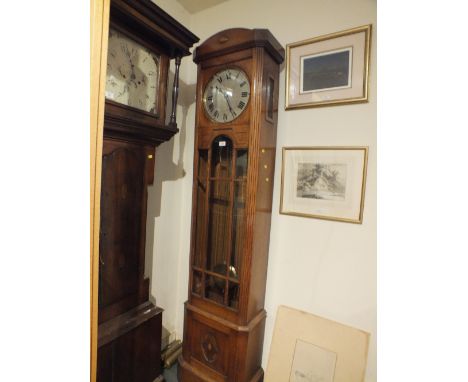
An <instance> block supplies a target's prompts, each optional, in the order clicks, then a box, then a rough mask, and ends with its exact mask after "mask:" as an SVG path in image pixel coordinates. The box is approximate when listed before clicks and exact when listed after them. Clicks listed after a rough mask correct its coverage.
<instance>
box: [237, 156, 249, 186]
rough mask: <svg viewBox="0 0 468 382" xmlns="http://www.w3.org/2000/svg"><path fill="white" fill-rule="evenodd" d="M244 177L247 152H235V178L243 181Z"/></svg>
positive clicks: (245, 174) (245, 175)
mask: <svg viewBox="0 0 468 382" xmlns="http://www.w3.org/2000/svg"><path fill="white" fill-rule="evenodd" d="M246 177H247V150H237V158H236V178H237V179H239V178H240V179H245V178H246Z"/></svg>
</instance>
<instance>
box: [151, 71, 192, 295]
mask: <svg viewBox="0 0 468 382" xmlns="http://www.w3.org/2000/svg"><path fill="white" fill-rule="evenodd" d="M173 82H174V72H173V71H170V72H169V75H168V81H167V83H168V87H167V90H168V91H167V93H168V94H167V107H166V122H167V121H169V117H170V114H171V105H172V85H173ZM195 94H196V84H191V85H188V84H186V83H185V82H183V81H182V80H180V78H179V97H178V100H177V105H178V107H179V108H178V113H177V118H176V120H177V127H178V128H179V132H178V133H177V134H175V135H174V136H173V137H172V138H171V139H170V140H169V141H168V142H164V143H162V144H161V145H160V146H158V147H157V148H156V153H157V155H155V160H156V162H155V166H154V182H153V185H152V186H150V187H148V207H147V223H146V245H145V254H146V256H145V260H146V263H145V274H146V275H147V276H148V275H151V272H152V269H153V253H154V239H155V238H154V224H155V218H156V217H159V216H160V214H161V200H162V197H163V195H162V185H163V182H165V181H176V180H178V179H182V178H183V177H184V176H185V175H186V171H185V168H184V159H183V158H184V151H185V144H186V137H187V114H188V110H189V108H190V106H191V105H192V104H194V103H195ZM181 109H182V110H181ZM176 140H178V141H179V155H178V158H177V161H176V163H174V161H173V157H174V145H175V142H176ZM152 282H153V281H152V280H150V291H151V286H152ZM150 300H151V301H152V302H153V303H155V299H154V296H150Z"/></svg>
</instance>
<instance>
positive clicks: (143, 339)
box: [97, 301, 163, 382]
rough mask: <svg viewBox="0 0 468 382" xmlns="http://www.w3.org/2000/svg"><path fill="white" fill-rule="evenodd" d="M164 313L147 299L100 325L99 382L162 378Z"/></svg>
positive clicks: (125, 381)
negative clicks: (162, 324)
mask: <svg viewBox="0 0 468 382" xmlns="http://www.w3.org/2000/svg"><path fill="white" fill-rule="evenodd" d="M162 312H163V310H162V309H161V308H159V307H157V306H155V305H153V304H152V303H151V302H149V301H147V302H145V303H143V304H140V305H138V306H137V307H135V308H134V309H131V310H129V311H128V312H125V313H123V314H121V315H119V316H117V317H115V318H113V319H111V320H109V321H106V322H104V323H102V324H100V325H99V329H98V332H99V336H98V359H99V363H98V370H97V382H128V381H132V382H153V381H154V380H155V378H159V379H157V380H158V381H162V380H163V379H162V364H161V328H162V326H161V323H162Z"/></svg>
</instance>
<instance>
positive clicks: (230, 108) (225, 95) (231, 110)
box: [216, 86, 234, 115]
mask: <svg viewBox="0 0 468 382" xmlns="http://www.w3.org/2000/svg"><path fill="white" fill-rule="evenodd" d="M216 89H218V90H219V91H220V92H221V94H222V95H223V96H224V99H225V100H226V103H227V104H228V107H229V111H230V112H231V114H233V115H234V110H233V109H232V106H231V102H230V101H229V97H228V95H227V94H226V92H225V91H224V90H223V89H221V88H218V87H217V86H216Z"/></svg>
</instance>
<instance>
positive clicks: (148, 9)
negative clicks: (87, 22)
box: [110, 0, 199, 58]
mask: <svg viewBox="0 0 468 382" xmlns="http://www.w3.org/2000/svg"><path fill="white" fill-rule="evenodd" d="M110 14H111V16H110V17H111V20H113V21H114V22H116V21H118V22H120V23H121V24H124V25H126V26H127V27H129V28H130V29H132V30H133V31H136V32H140V33H141V34H142V35H144V36H147V38H149V39H150V40H156V41H157V42H158V45H160V46H161V47H163V48H164V49H165V50H166V52H167V54H168V56H169V57H170V58H175V57H177V56H179V57H180V56H188V55H189V54H190V50H189V49H190V47H191V46H192V45H193V44H195V43H196V42H198V41H199V38H198V37H197V36H195V35H194V34H193V33H192V32H190V31H189V30H188V29H187V28H185V27H184V26H183V25H182V24H180V23H179V22H178V21H177V20H175V19H174V18H173V17H171V16H170V15H168V14H167V13H166V12H164V11H163V10H162V9H161V8H159V7H158V6H156V5H155V4H154V3H153V2H152V1H150V0H138V1H135V0H112V2H111V10H110Z"/></svg>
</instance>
